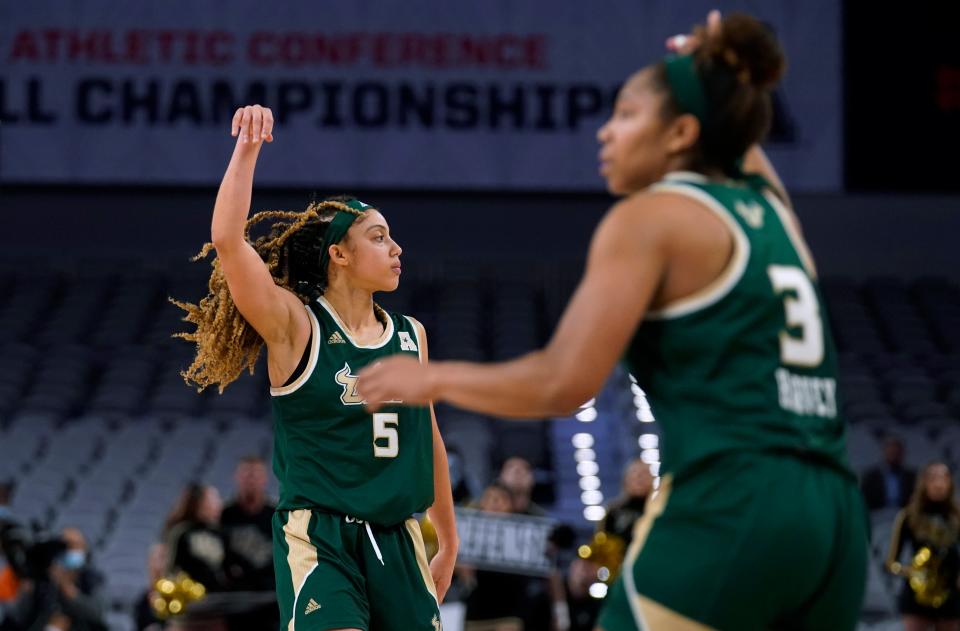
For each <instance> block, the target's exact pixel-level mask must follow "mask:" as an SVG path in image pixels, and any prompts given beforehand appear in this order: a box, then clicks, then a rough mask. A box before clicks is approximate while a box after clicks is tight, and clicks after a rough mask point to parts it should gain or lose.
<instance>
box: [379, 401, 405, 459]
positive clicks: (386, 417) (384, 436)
mask: <svg viewBox="0 0 960 631" xmlns="http://www.w3.org/2000/svg"><path fill="white" fill-rule="evenodd" d="M399 424H400V417H399V416H397V414H396V413H393V412H390V413H387V412H379V413H377V414H374V415H373V455H374V456H375V457H377V458H396V457H397V454H399V453H400V435H399V434H398V433H397V426H398V425H399ZM384 442H386V444H384Z"/></svg>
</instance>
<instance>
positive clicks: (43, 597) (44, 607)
mask: <svg viewBox="0 0 960 631" xmlns="http://www.w3.org/2000/svg"><path fill="white" fill-rule="evenodd" d="M61 538H62V539H63V542H64V543H65V544H66V550H64V552H63V553H61V554H60V556H58V557H57V559H56V560H54V562H53V563H52V564H51V565H50V567H49V569H48V570H47V580H42V581H32V580H23V581H21V582H20V591H19V594H18V596H17V603H16V608H15V609H16V613H15V617H16V619H17V620H19V623H18V625H19V626H15V627H12V628H17V629H26V630H28V631H68V630H69V631H106V629H107V623H106V619H105V617H104V607H103V603H102V601H101V599H100V597H99V591H100V586H101V585H102V584H103V577H102V575H101V574H100V572H99V571H97V570H96V569H95V568H94V567H93V565H92V564H91V563H90V560H89V557H88V553H87V542H86V539H85V538H84V536H83V534H82V533H81V532H80V531H79V530H77V529H76V528H66V529H64V531H63V532H62V533H61Z"/></svg>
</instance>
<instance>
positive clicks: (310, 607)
mask: <svg viewBox="0 0 960 631" xmlns="http://www.w3.org/2000/svg"><path fill="white" fill-rule="evenodd" d="M317 609H320V603H318V602H317V601H315V600H314V599H312V598H311V599H310V602H308V603H307V608H306V609H304V610H303V615H305V616H306V615H307V614H311V613H313V612H314V611H316V610H317Z"/></svg>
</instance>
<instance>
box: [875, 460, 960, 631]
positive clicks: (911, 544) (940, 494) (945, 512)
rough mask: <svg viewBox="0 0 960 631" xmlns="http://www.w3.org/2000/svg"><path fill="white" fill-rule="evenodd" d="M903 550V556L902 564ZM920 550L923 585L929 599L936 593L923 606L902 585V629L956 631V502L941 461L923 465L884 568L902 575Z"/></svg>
mask: <svg viewBox="0 0 960 631" xmlns="http://www.w3.org/2000/svg"><path fill="white" fill-rule="evenodd" d="M904 548H906V549H907V550H908V554H909V557H908V559H906V560H905V562H904V563H903V564H901V562H900V555H901V553H902V552H903V550H904ZM922 549H926V550H927V554H929V559H928V560H927V562H926V563H925V566H926V568H927V571H928V574H927V577H926V579H925V580H924V583H926V585H927V587H928V591H929V592H930V594H929V595H930V596H934V595H935V592H938V591H939V592H941V593H942V596H943V598H944V600H943V602H941V603H939V605H938V606H934V605H936V604H937V603H932V602H925V599H924V598H922V597H920V596H919V595H918V593H917V592H915V591H914V590H913V589H912V588H911V586H910V581H909V579H905V580H904V582H903V588H902V591H901V592H900V597H899V600H898V604H899V609H900V613H901V614H902V615H903V626H904V628H905V629H906V630H907V631H926V629H933V628H936V629H937V630H938V631H956V630H957V629H960V590H958V586H957V580H958V578H960V504H958V503H957V500H956V498H955V497H954V484H953V477H952V476H951V474H950V469H949V468H948V467H947V465H946V464H944V463H942V462H934V463H931V464H929V465H927V466H926V467H924V469H923V472H922V473H921V475H920V478H919V480H918V481H917V485H916V487H915V488H914V491H913V495H911V497H910V502H909V503H908V504H907V506H906V508H904V509H903V510H901V511H900V512H899V513H897V518H896V521H895V522H894V526H893V533H892V536H891V539H890V550H889V552H888V554H887V562H886V565H887V569H888V570H889V571H890V572H892V573H893V574H897V575H900V576H905V577H906V576H908V568H909V566H910V565H911V563H912V561H913V560H914V559H915V558H916V555H917V553H918V552H920V551H921V550H922Z"/></svg>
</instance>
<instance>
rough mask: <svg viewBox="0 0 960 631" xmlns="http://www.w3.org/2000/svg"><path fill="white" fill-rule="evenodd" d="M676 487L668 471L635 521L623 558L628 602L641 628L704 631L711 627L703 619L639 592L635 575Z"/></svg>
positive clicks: (624, 585) (657, 630)
mask: <svg viewBox="0 0 960 631" xmlns="http://www.w3.org/2000/svg"><path fill="white" fill-rule="evenodd" d="M672 489H673V476H672V475H670V474H668V475H665V476H663V477H662V478H660V488H659V489H658V490H657V493H656V495H654V496H652V497H651V498H650V499H648V500H647V505H646V507H645V509H644V511H643V517H641V518H640V519H638V520H637V523H635V524H634V525H633V541H631V542H630V548H629V549H628V550H627V556H626V559H625V560H624V562H623V573H622V576H623V588H624V590H625V591H626V592H627V602H629V603H630V612H631V613H632V614H633V620H634V622H636V624H637V628H638V629H640V630H641V631H663V630H667V629H669V630H670V631H673V630H676V631H704V630H706V629H709V627H705V626H704V625H702V624H700V623H699V622H696V621H694V620H691V619H690V618H687V617H686V616H683V615H681V614H679V613H677V612H675V611H673V610H671V609H668V608H667V607H664V606H663V605H661V604H660V603H658V602H656V601H653V600H650V599H649V598H647V597H646V596H642V595H640V594H638V593H637V584H636V579H635V578H634V576H633V566H634V564H635V563H636V562H637V557H639V556H640V551H641V550H642V549H643V546H644V544H646V543H647V537H649V536H650V530H651V529H652V528H653V524H654V522H655V521H656V520H657V518H658V517H660V515H662V514H663V511H664V510H666V508H667V502H668V501H669V500H670V492H671V491H672Z"/></svg>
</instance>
